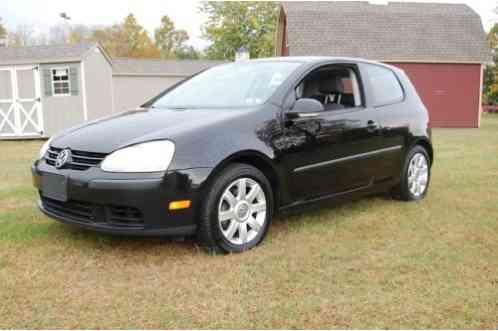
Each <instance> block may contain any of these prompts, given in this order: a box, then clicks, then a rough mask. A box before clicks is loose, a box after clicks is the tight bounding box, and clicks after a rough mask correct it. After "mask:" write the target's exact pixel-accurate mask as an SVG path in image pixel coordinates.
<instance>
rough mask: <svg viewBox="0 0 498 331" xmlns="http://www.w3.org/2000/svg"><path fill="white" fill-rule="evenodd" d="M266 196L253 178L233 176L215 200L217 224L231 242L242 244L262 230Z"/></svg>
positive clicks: (264, 220) (264, 218) (264, 219)
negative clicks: (234, 177) (218, 199)
mask: <svg viewBox="0 0 498 331" xmlns="http://www.w3.org/2000/svg"><path fill="white" fill-rule="evenodd" d="M266 208H267V205H266V196H265V192H264V190H263V189H262V187H261V185H260V184H259V183H258V182H257V181H255V180H254V179H251V178H247V177H243V178H238V179H236V180H234V181H233V182H231V183H230V185H228V187H227V188H226V189H225V191H224V192H223V194H222V195H221V198H220V201H219V203H218V225H219V227H220V230H221V233H222V234H223V236H224V237H225V239H226V240H227V241H228V242H230V243H231V244H235V245H244V244H247V243H248V242H250V241H251V240H253V239H254V238H256V236H257V235H258V234H259V233H260V232H261V231H263V229H264V225H265V222H266V221H267V220H266V218H267V217H266Z"/></svg>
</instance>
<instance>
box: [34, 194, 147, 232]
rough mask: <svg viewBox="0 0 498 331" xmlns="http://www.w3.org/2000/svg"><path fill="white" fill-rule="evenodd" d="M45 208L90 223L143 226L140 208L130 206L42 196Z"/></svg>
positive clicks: (130, 226)
mask: <svg viewBox="0 0 498 331" xmlns="http://www.w3.org/2000/svg"><path fill="white" fill-rule="evenodd" d="M41 202H42V205H43V208H45V209H46V210H47V211H49V212H51V213H53V214H56V215H58V216H62V217H66V218H69V219H72V220H75V221H78V222H83V223H89V224H96V223H100V224H103V225H105V224H107V225H109V226H115V227H122V228H143V226H144V219H143V214H142V211H140V209H138V208H135V207H130V206H114V205H112V206H111V205H109V206H106V205H100V204H94V203H90V202H83V201H74V200H71V201H67V202H62V201H58V200H54V199H50V198H47V197H43V196H42V197H41Z"/></svg>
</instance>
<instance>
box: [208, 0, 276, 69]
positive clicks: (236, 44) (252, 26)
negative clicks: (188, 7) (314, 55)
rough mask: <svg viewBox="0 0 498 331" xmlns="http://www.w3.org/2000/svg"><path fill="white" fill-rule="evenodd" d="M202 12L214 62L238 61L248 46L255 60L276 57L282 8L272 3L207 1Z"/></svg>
mask: <svg viewBox="0 0 498 331" xmlns="http://www.w3.org/2000/svg"><path fill="white" fill-rule="evenodd" d="M199 10H200V11H201V12H202V13H204V14H205V15H207V21H206V23H204V25H203V26H202V34H203V37H204V38H205V39H206V40H209V41H211V45H210V46H209V47H208V48H207V49H206V56H207V57H208V58H210V59H232V60H233V59H234V58H235V53H236V51H237V50H238V49H239V48H240V47H242V46H245V47H247V48H248V49H249V53H250V56H251V58H259V57H268V56H272V55H273V50H274V34H275V26H276V21H277V17H278V10H279V5H278V3H276V2H270V1H247V2H246V1H244V2H242V1H240V2H239V1H237V2H232V1H221V2H216V1H207V2H203V3H202V4H201V6H200V8H199Z"/></svg>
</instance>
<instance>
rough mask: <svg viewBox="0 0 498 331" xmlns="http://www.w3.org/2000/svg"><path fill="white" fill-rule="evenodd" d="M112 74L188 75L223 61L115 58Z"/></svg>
mask: <svg viewBox="0 0 498 331" xmlns="http://www.w3.org/2000/svg"><path fill="white" fill-rule="evenodd" d="M112 63H113V75H117V76H120V75H121V76H180V77H184V76H190V75H193V74H195V73H197V72H199V71H201V70H204V69H207V68H210V67H213V66H215V65H218V64H222V63H225V62H223V61H209V60H160V59H131V58H115V59H113V60H112Z"/></svg>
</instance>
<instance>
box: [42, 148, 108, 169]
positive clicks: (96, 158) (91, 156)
mask: <svg viewBox="0 0 498 331" xmlns="http://www.w3.org/2000/svg"><path fill="white" fill-rule="evenodd" d="M61 150H62V148H55V147H50V148H49V149H48V152H47V155H46V156H45V161H46V162H47V163H48V164H49V165H51V166H55V159H57V155H59V153H60V151H61ZM106 156H107V154H104V153H94V152H85V151H74V150H71V161H70V162H68V163H66V164H65V165H64V168H67V169H73V170H87V169H88V168H90V167H98V166H99V165H100V163H101V162H102V161H103V160H104V158H105V157H106Z"/></svg>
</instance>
